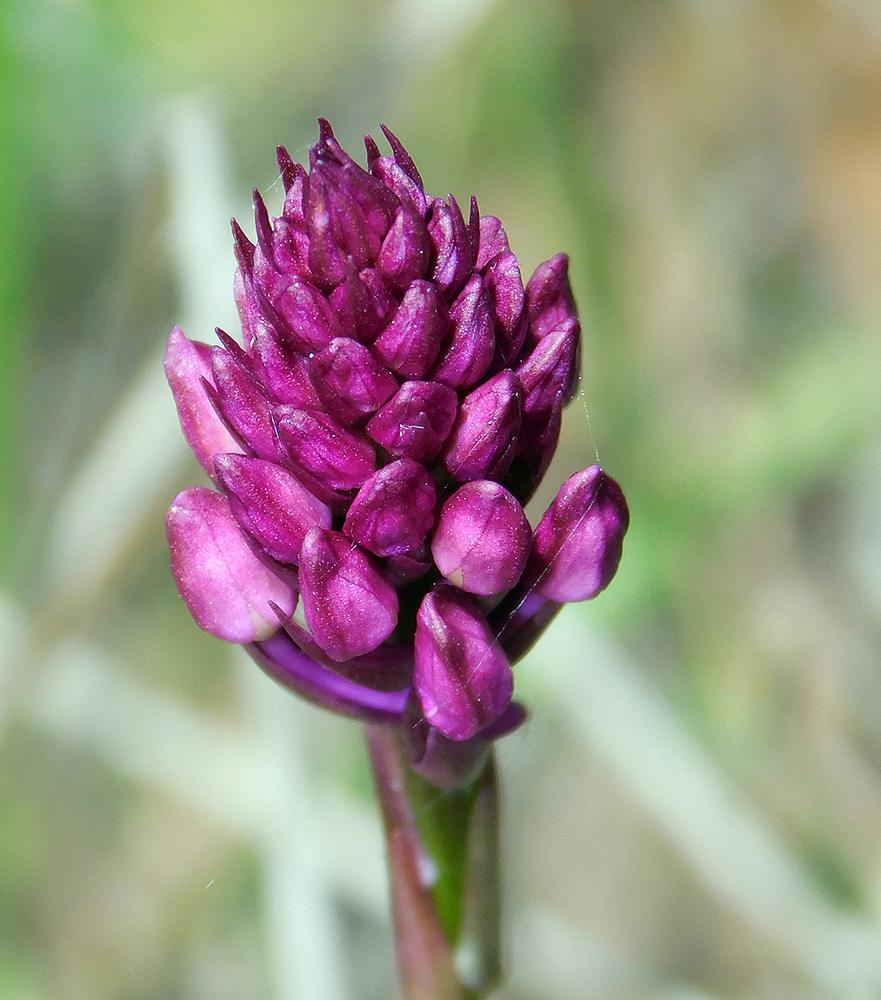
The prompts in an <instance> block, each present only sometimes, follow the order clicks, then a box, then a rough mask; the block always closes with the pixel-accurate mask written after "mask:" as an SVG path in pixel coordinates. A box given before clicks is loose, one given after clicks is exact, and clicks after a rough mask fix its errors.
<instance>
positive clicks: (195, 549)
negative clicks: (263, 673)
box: [165, 486, 297, 642]
mask: <svg viewBox="0 0 881 1000" xmlns="http://www.w3.org/2000/svg"><path fill="white" fill-rule="evenodd" d="M165 533H166V535H167V536H168V545H169V548H170V550H171V569H172V572H173V573H174V579H175V582H176V583H177V589H178V590H179V591H180V594H181V597H183V599H184V601H185V602H186V605H187V607H188V608H189V610H190V614H191V615H192V616H193V618H194V619H195V620H196V624H197V625H198V626H199V627H200V628H203V629H205V631H206V632H210V633H211V634H212V635H216V636H218V637H219V638H220V639H226V640H227V641H228V642H254V641H260V640H262V639H266V638H267V637H268V636H270V635H272V633H273V632H274V631H275V630H276V629H277V628H278V626H279V620H278V614H277V613H276V612H275V611H274V610H273V606H275V607H277V608H279V609H280V610H281V612H282V614H284V615H292V614H293V613H294V608H295V607H296V606H297V591H296V589H295V587H294V585H293V580H292V579H291V578H289V576H288V575H287V574H285V573H284V571H283V570H282V568H281V567H280V566H276V567H274V568H273V564H272V563H271V562H270V561H269V560H267V559H266V558H265V557H263V556H258V555H257V554H256V553H255V551H254V549H253V548H252V547H251V544H250V543H249V541H248V539H247V538H246V537H245V536H244V535H243V534H242V531H241V529H240V528H239V526H238V524H237V523H236V520H235V518H234V517H233V515H232V512H231V511H230V507H229V501H228V500H227V498H226V497H225V496H223V495H222V494H220V493H215V492H214V490H210V489H207V488H206V487H204V486H195V487H191V488H190V489H186V490H183V491H182V492H181V493H179V494H178V495H177V496H176V497H175V498H174V500H173V501H172V503H171V506H170V507H169V508H168V512H167V513H166V515H165Z"/></svg>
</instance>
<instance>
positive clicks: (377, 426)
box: [365, 382, 459, 465]
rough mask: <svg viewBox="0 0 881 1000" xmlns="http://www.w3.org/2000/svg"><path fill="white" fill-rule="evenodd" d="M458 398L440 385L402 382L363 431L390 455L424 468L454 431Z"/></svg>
mask: <svg viewBox="0 0 881 1000" xmlns="http://www.w3.org/2000/svg"><path fill="white" fill-rule="evenodd" d="M458 410H459V397H458V396H457V395H456V392H455V390H453V389H450V388H449V387H448V386H445V385H441V384H440V383H439V382H405V383H404V384H403V385H402V386H401V388H400V389H399V390H398V392H397V393H396V394H395V395H394V396H392V398H391V399H390V400H389V401H388V402H387V403H386V404H385V406H383V407H382V409H381V410H379V411H378V412H377V413H375V414H374V416H373V417H371V418H370V420H369V421H368V423H367V426H366V428H365V430H366V431H367V433H368V435H369V436H370V437H371V438H372V439H373V440H374V441H375V442H376V443H377V444H379V445H382V447H383V448H385V450H386V451H387V452H388V453H389V454H390V455H395V456H397V457H399V458H412V459H415V460H416V461H417V462H422V463H423V464H425V465H427V464H429V463H431V462H433V461H434V460H435V459H436V458H437V456H438V455H439V454H440V450H441V448H442V447H443V445H444V442H445V441H446V440H447V438H448V437H449V435H450V431H452V429H453V424H454V423H455V421H456V413H457V412H458Z"/></svg>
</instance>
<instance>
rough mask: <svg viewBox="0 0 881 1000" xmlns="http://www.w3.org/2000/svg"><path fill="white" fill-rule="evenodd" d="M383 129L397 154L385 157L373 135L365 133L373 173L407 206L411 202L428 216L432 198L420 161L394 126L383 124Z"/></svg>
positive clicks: (422, 214) (368, 159)
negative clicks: (406, 147) (426, 188)
mask: <svg viewBox="0 0 881 1000" xmlns="http://www.w3.org/2000/svg"><path fill="white" fill-rule="evenodd" d="M382 131H383V134H384V135H385V137H386V139H388V141H389V145H390V146H391V147H392V150H393V152H394V156H393V157H391V156H381V155H380V152H379V147H378V146H377V145H376V143H375V142H374V141H373V139H372V138H371V137H370V136H369V135H368V136H365V137H364V145H365V146H366V148H367V164H368V166H369V168H370V173H371V174H372V175H373V176H374V177H376V178H377V179H378V180H380V181H382V183H383V184H384V185H385V186H386V187H387V188H388V189H389V190H390V191H392V192H394V194H396V195H397V196H398V198H400V199H401V201H402V202H403V203H404V204H405V205H410V207H411V208H413V209H414V211H415V212H416V214H417V215H418V216H420V218H424V216H425V214H426V212H427V211H428V200H427V199H426V195H425V191H424V189H423V187H422V178H421V177H420V176H419V171H418V170H417V169H416V164H415V163H414V162H413V160H412V159H411V158H410V155H409V153H408V152H407V150H406V149H404V147H403V146H402V145H401V142H400V141H399V139H398V138H397V136H395V135H394V134H393V133H392V132H391V130H390V129H387V128H386V127H385V125H383V126H382Z"/></svg>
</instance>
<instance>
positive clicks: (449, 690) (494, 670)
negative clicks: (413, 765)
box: [413, 584, 514, 740]
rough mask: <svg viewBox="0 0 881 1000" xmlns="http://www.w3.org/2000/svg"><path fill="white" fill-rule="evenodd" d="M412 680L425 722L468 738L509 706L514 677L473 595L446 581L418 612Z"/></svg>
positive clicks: (450, 736)
mask: <svg viewBox="0 0 881 1000" xmlns="http://www.w3.org/2000/svg"><path fill="white" fill-rule="evenodd" d="M414 649H415V665H414V671H413V686H414V688H415V689H416V694H417V695H418V697H419V703H420V704H421V706H422V712H423V715H424V716H425V720H426V722H428V723H429V724H430V725H432V726H434V728H435V729H438V730H439V731H440V733H441V734H442V735H443V736H446V737H447V738H448V739H451V740H466V739H468V738H469V737H470V736H474V734H475V733H477V732H478V731H479V730H481V729H483V727H484V726H487V725H489V724H490V723H491V722H494V721H495V720H496V719H498V718H499V716H500V715H501V714H502V713H503V712H504V711H505V709H506V708H507V707H508V703H509V702H510V700H511V692H512V690H513V685H514V681H513V678H512V676H511V667H510V665H509V663H508V658H507V657H506V656H505V654H504V652H503V651H502V649H501V647H500V646H499V645H498V644H497V643H496V641H495V638H494V636H493V634H492V633H491V632H490V630H489V627H488V625H487V623H486V619H485V618H484V616H483V613H482V612H481V610H480V608H479V607H478V605H477V603H476V601H475V600H474V598H473V597H471V596H469V595H468V594H465V593H463V592H462V591H461V590H458V589H457V588H455V587H451V586H449V585H448V584H441V585H440V586H438V587H436V588H435V589H434V590H433V591H431V592H430V593H429V594H426V595H425V597H424V598H423V601H422V604H421V605H420V607H419V612H418V613H417V615H416V639H415V646H414Z"/></svg>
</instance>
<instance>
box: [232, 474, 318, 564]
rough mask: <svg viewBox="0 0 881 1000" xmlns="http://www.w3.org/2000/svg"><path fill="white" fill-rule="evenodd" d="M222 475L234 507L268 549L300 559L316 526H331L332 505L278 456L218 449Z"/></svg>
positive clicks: (273, 553) (276, 556)
mask: <svg viewBox="0 0 881 1000" xmlns="http://www.w3.org/2000/svg"><path fill="white" fill-rule="evenodd" d="M215 468H216V470H217V481H218V482H219V483H220V485H221V486H222V487H223V488H224V490H226V493H227V496H228V497H229V503H230V509H231V511H232V513H233V515H234V516H235V517H236V519H237V520H238V522H239V524H240V525H241V526H242V527H243V528H245V529H246V530H247V531H248V533H249V534H250V535H252V537H253V538H254V539H255V540H256V541H257V542H259V543H260V545H262V546H263V548H264V550H265V551H266V552H268V553H269V555H270V556H272V558H273V559H277V560H278V561H279V562H282V563H291V564H292V565H296V564H297V563H298V562H299V560H300V549H301V548H302V546H303V539H304V538H305V537H306V532H307V531H309V529H310V528H316V527H317V528H329V527H330V524H331V515H330V509H329V508H328V506H327V504H324V503H322V502H321V501H320V500H319V499H318V498H317V497H314V496H313V495H312V494H311V493H310V492H309V491H308V490H307V489H306V488H305V487H304V486H302V485H301V483H300V482H299V480H297V479H296V478H295V477H294V476H293V475H291V473H290V472H288V470H287V469H285V468H284V467H283V466H281V465H278V464H277V463H275V462H266V461H264V460H263V459H260V458H247V457H246V456H244V455H217V456H216V458H215Z"/></svg>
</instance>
